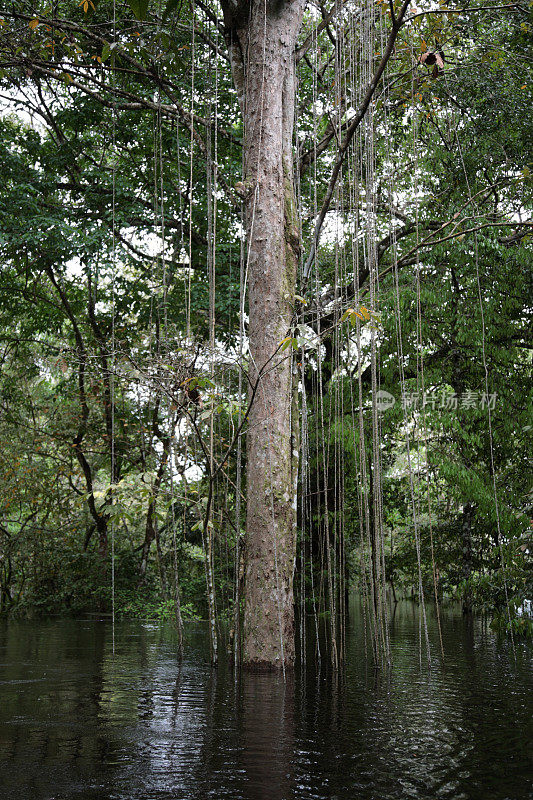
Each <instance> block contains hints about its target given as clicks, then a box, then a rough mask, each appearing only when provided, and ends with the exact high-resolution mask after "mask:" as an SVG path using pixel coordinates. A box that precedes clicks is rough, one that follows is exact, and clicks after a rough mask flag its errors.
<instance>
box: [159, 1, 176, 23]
mask: <svg viewBox="0 0 533 800" xmlns="http://www.w3.org/2000/svg"><path fill="white" fill-rule="evenodd" d="M178 3H179V0H168V3H167V4H166V6H165V10H164V11H163V20H165V19H166V18H167V17H168V15H169V14H171V13H172V11H174V10H175V9H176V8H177V7H178Z"/></svg>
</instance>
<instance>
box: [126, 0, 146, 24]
mask: <svg viewBox="0 0 533 800" xmlns="http://www.w3.org/2000/svg"><path fill="white" fill-rule="evenodd" d="M149 2H150V0H127V3H128V5H129V7H130V8H131V10H132V11H133V13H134V14H135V17H136V18H137V19H139V20H141V19H145V18H146V14H147V13H148V4H149Z"/></svg>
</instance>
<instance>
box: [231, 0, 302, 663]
mask: <svg viewBox="0 0 533 800" xmlns="http://www.w3.org/2000/svg"><path fill="white" fill-rule="evenodd" d="M303 8H304V2H303V0H296V1H295V2H292V1H291V0H288V1H287V2H284V3H283V2H282V3H272V2H267V3H266V4H265V3H254V2H252V3H250V4H243V5H242V6H241V7H238V6H234V5H233V4H232V5H231V6H230V5H229V4H227V5H225V7H224V12H225V14H224V16H225V24H226V31H227V36H228V43H229V45H230V47H229V51H230V56H231V60H232V68H233V76H234V81H235V85H236V88H237V94H238V97H239V100H240V102H241V110H242V113H243V118H244V130H245V133H244V183H245V185H246V186H248V187H250V190H249V191H248V192H247V193H246V197H245V223H246V235H247V263H248V278H249V283H248V303H249V327H248V335H249V342H250V370H249V379H250V384H251V385H252V386H253V385H254V384H257V391H256V393H255V398H254V402H253V405H252V408H251V411H250V415H249V426H248V434H247V521H246V571H245V592H244V595H245V604H244V637H243V638H244V654H243V657H244V664H245V665H247V666H248V667H251V668H255V669H261V668H276V667H279V668H283V669H285V668H286V667H287V666H292V664H293V663H294V599H293V573H294V563H295V550H296V530H295V509H296V494H295V492H296V470H297V452H298V448H297V440H298V435H297V427H298V415H297V414H294V413H293V403H294V401H295V397H297V393H295V391H294V385H293V383H294V382H293V369H292V355H291V351H281V350H280V342H281V341H282V339H283V338H284V337H285V336H287V334H288V332H289V330H290V326H291V323H292V318H293V313H294V294H295V287H296V271H297V265H298V259H299V246H300V232H299V224H298V215H297V212H296V199H295V192H294V176H293V123H294V109H295V85H296V76H295V56H294V52H295V45H296V39H297V36H298V32H299V30H300V26H301V22H302V14H303Z"/></svg>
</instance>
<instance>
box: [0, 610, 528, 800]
mask: <svg viewBox="0 0 533 800" xmlns="http://www.w3.org/2000/svg"><path fill="white" fill-rule="evenodd" d="M429 614H430V620H429V621H430V638H431V641H432V647H433V664H432V668H431V670H428V667H427V663H426V661H425V659H424V660H423V662H422V666H420V663H419V651H418V647H419V645H418V642H419V623H418V612H417V609H416V608H415V606H413V605H412V604H410V603H409V602H403V603H400V604H399V605H398V607H397V609H396V614H395V617H394V621H393V623H392V625H391V648H392V656H393V661H394V667H393V669H392V670H391V671H390V673H388V674H383V673H376V672H375V671H374V670H373V668H372V664H371V662H370V659H369V658H368V657H367V656H366V655H365V644H364V636H363V631H362V624H361V617H360V613H359V611H358V607H357V604H356V603H354V605H353V608H352V613H351V619H352V622H351V630H350V632H349V635H348V641H347V653H348V658H347V664H346V668H345V670H344V671H343V673H342V674H341V675H339V676H338V678H337V679H333V678H332V677H331V675H329V674H328V671H327V670H324V669H322V670H321V671H320V670H318V669H317V668H316V667H315V666H314V665H313V664H312V662H311V660H309V662H308V665H307V668H306V670H305V671H303V670H301V669H299V670H297V671H296V674H295V675H294V677H293V678H291V679H289V680H287V682H285V683H284V682H283V680H282V679H281V677H280V676H277V675H241V676H238V677H237V678H236V677H235V675H234V673H233V672H232V670H230V669H229V668H226V667H225V666H224V665H223V666H221V667H220V668H219V669H218V670H213V669H211V668H210V667H209V665H208V664H207V663H206V656H207V650H206V639H205V629H204V627H203V625H202V624H200V623H198V624H196V623H194V624H189V625H188V627H187V632H186V640H187V646H186V656H185V658H184V661H183V663H182V665H181V667H180V666H179V665H178V663H177V661H176V655H175V653H176V638H175V632H174V631H173V629H172V626H171V625H167V624H154V623H143V622H121V623H117V626H116V637H115V638H116V647H115V654H114V655H113V650H112V629H111V625H110V624H109V622H101V621H83V620H81V621H80V620H52V621H44V622H43V621H39V622H30V621H9V622H6V621H3V622H0V797H1V798H2V800H4V798H5V800H8V798H9V800H12V799H13V800H15V799H16V800H33V798H35V800H45V799H46V800H52V798H53V799H54V800H71V798H72V799H73V798H76V799H77V800H78V799H79V800H111V799H112V798H121V800H122V799H124V800H156V799H157V800H159V799H161V800H163V798H164V799H165V800H170V799H171V798H172V800H189V799H190V798H195V800H196V799H197V800H203V798H232V800H239V798H243V799H244V800H255V799H256V798H257V799H259V798H261V799H263V798H264V800H285V798H324V799H326V798H327V799H328V800H334V799H335V798H339V800H340V798H342V800H345V799H346V800H370V799H372V800H388V799H389V798H395V799H398V800H399V799H402V800H403V798H428V800H429V798H453V800H463V799H464V800H467V799H470V798H472V799H473V798H476V799H477V798H479V800H493V799H494V800H496V798H498V799H500V798H502V799H503V798H509V800H519V798H531V797H533V783H532V768H533V763H532V759H531V757H532V741H531V733H532V728H531V717H532V713H531V712H532V710H533V708H532V699H531V693H530V690H531V677H532V661H531V649H528V647H527V646H526V645H525V644H523V643H522V644H519V645H517V650H516V660H515V658H514V657H513V654H512V652H511V650H510V646H509V644H508V643H507V642H500V641H498V639H497V638H496V637H495V636H494V634H493V633H492V632H491V631H490V629H489V628H488V626H487V624H486V622H485V621H484V620H481V619H475V620H473V621H472V620H465V619H463V617H462V615H461V614H458V613H457V612H455V611H451V610H448V611H443V639H444V648H445V659H444V661H443V662H442V660H441V659H440V658H439V656H438V636H437V632H436V629H435V623H434V619H432V612H431V610H430V611H429Z"/></svg>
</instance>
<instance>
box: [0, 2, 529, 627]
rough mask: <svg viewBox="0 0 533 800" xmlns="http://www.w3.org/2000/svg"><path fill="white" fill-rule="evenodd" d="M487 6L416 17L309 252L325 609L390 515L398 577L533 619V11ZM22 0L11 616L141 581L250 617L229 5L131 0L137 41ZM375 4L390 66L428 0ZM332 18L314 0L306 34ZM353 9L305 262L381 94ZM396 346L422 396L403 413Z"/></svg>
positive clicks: (311, 196) (311, 485) (5, 254)
mask: <svg viewBox="0 0 533 800" xmlns="http://www.w3.org/2000/svg"><path fill="white" fill-rule="evenodd" d="M352 5H354V6H356V5H357V4H352ZM475 5H476V4H473V3H469V2H466V3H464V2H461V3H459V2H454V0H452V1H451V2H450V3H449V4H445V3H443V2H441V3H440V4H439V5H438V6H437V5H435V8H434V9H433V10H434V11H435V10H436V12H440V13H427V14H426V13H423V12H424V11H425V6H424V7H422V8H421V9H420V10H417V9H411V10H410V11H409V12H408V13H410V14H411V16H413V21H412V22H411V23H410V24H409V25H408V26H406V27H405V28H402V29H401V31H400V32H399V34H398V38H397V40H396V42H395V44H394V49H393V51H392V55H391V56H390V60H389V62H388V65H387V68H386V71H385V73H384V77H383V80H382V83H381V84H380V89H379V91H378V93H377V94H376V95H375V96H374V99H373V101H372V104H371V107H370V111H369V112H368V113H369V114H371V116H372V125H373V133H372V143H373V161H372V164H370V163H369V161H368V146H369V145H368V143H369V141H370V139H369V135H368V132H367V133H362V132H361V133H360V134H357V136H356V137H355V138H354V139H353V142H352V144H351V147H353V150H352V151H350V152H351V153H352V155H350V157H349V158H348V157H347V160H346V162H345V168H343V170H342V171H341V174H340V176H339V179H338V182H337V185H336V188H335V193H334V195H333V198H332V202H331V205H330V206H329V208H328V209H327V219H326V223H325V232H324V235H323V237H322V239H321V241H320V244H319V247H318V251H317V257H316V264H315V265H314V266H313V270H312V272H311V273H310V275H311V277H310V278H309V279H308V277H307V275H306V273H305V272H304V271H301V272H300V278H299V282H298V285H297V287H296V292H297V294H295V296H294V307H295V309H296V310H295V318H296V317H297V319H296V322H295V326H294V327H293V328H292V329H291V331H288V332H287V336H286V338H285V340H284V342H283V343H281V342H280V345H281V347H282V348H284V350H283V352H289V353H292V359H293V363H294V365H295V370H296V372H295V374H296V375H297V381H298V385H297V392H298V397H299V406H300V414H301V435H300V444H299V448H298V449H299V452H300V456H301V458H300V468H299V474H298V495H297V545H296V547H297V550H296V561H295V565H296V566H295V570H296V571H295V578H294V586H295V605H296V608H297V609H299V613H300V614H301V613H305V612H307V613H309V614H315V615H317V617H325V618H328V616H331V615H332V614H334V613H335V609H337V608H338V605H337V604H338V603H342V599H343V596H344V595H345V594H346V593H347V592H349V591H351V590H353V589H356V588H357V589H358V590H359V591H361V592H363V593H364V592H368V591H370V589H369V588H368V587H369V585H370V583H371V582H372V580H376V576H375V574H374V573H373V572H372V570H370V571H369V570H368V569H367V567H366V566H365V564H366V563H367V559H368V563H374V562H372V558H373V555H372V553H373V549H374V548H375V547H376V546H377V541H378V539H379V541H380V546H381V548H382V549H381V550H380V551H379V552H380V553H381V555H380V556H379V559H380V569H382V579H383V582H384V585H386V591H387V593H389V595H390V597H391V598H392V597H394V598H399V597H402V596H409V597H413V600H415V601H416V600H418V599H420V594H421V591H422V592H423V593H424V595H425V598H426V602H434V601H435V598H436V599H437V600H438V602H439V603H446V602H448V601H449V600H452V599H455V600H460V601H461V603H462V604H463V608H464V610H465V612H471V611H474V612H475V611H486V612H488V613H490V615H491V616H492V619H493V624H494V626H495V627H499V628H501V629H502V630H504V631H505V630H509V628H512V629H513V631H514V632H515V633H526V634H527V633H528V631H529V632H531V628H532V623H531V621H530V619H529V618H528V617H527V614H525V613H524V602H525V601H527V600H530V599H531V598H532V596H533V571H532V560H531V548H532V546H533V542H532V538H533V533H532V524H531V518H532V517H533V495H532V488H531V486H532V484H531V474H532V471H531V453H532V451H533V447H532V437H531V434H532V430H533V428H532V394H531V361H532V352H533V345H532V340H531V319H532V314H531V311H532V297H533V293H532V270H531V256H532V241H533V240H532V233H533V223H532V222H531V216H530V214H531V205H532V199H533V162H532V161H531V159H532V155H531V154H532V152H533V116H532V114H531V96H532V86H533V83H532V81H533V75H532V70H533V67H532V65H533V47H532V40H531V27H532V25H533V20H532V10H531V5H527V4H526V3H524V4H521V3H513V4H510V5H500V6H497V7H495V8H494V9H492V10H491V7H490V6H487V8H486V10H485V11H481V12H477V13H476V12H475ZM477 5H479V6H480V5H482V4H480V3H478V4H477ZM2 6H3V10H2V12H1V13H0V17H1V20H0V21H1V27H0V97H1V103H2V115H1V119H0V163H1V165H2V167H1V169H2V181H1V182H0V259H1V263H0V611H1V612H2V613H8V614H32V615H34V614H47V615H49V614H82V613H87V612H95V613H110V612H111V605H112V584H113V592H114V594H113V599H114V608H115V612H116V614H117V615H119V616H135V617H163V618H174V617H175V615H176V609H177V606H178V600H179V608H180V611H181V615H182V617H183V618H184V619H187V618H202V619H204V618H207V616H208V613H209V612H210V608H211V610H215V617H216V619H217V620H226V621H228V622H229V626H230V627H231V626H232V625H234V621H235V608H234V606H235V597H236V596H237V597H240V596H242V594H241V592H242V589H240V588H239V587H241V586H242V583H243V580H244V572H245V561H246V534H245V508H246V490H245V477H244V476H245V475H246V470H247V454H246V450H245V447H244V443H242V444H241V438H242V437H241V436H240V434H241V432H242V433H243V435H244V433H245V432H246V419H245V414H246V408H247V401H246V392H247V389H248V386H247V382H246V374H245V373H243V371H242V370H241V367H242V366H243V365H244V366H245V367H247V366H248V360H247V359H248V357H249V350H248V344H247V324H248V306H247V303H248V301H247V297H246V293H245V292H244V294H243V286H244V285H245V283H244V282H245V279H246V275H245V272H246V266H247V261H246V254H245V252H244V249H245V242H244V240H243V235H242V231H243V225H244V222H243V216H242V209H243V207H244V204H245V202H246V197H247V193H249V192H250V187H249V186H248V185H247V184H246V183H243V178H242V157H243V156H242V147H243V124H242V119H241V117H240V115H239V113H238V105H237V98H236V91H235V88H234V85H233V83H232V79H231V75H230V66H229V61H228V57H227V55H226V52H225V51H224V49H223V48H224V42H225V41H226V43H227V39H226V40H225V39H224V32H223V31H221V23H220V21H217V18H216V16H214V11H213V9H215V4H214V3H210V2H209V1H208V0H206V2H201V3H200V2H199V3H198V4H197V5H195V6H194V15H195V16H194V19H195V20H196V21H195V23H194V25H193V23H192V19H193V11H192V10H191V6H190V5H189V4H187V3H174V2H170V3H169V4H168V8H167V11H166V12H164V9H163V8H161V9H158V7H157V4H155V5H153V4H152V5H151V6H150V8H148V10H146V8H147V4H145V3H142V2H133V0H132V2H130V3H129V4H127V3H122V2H117V3H116V5H115V14H116V20H115V23H114V24H115V28H116V29H115V38H114V36H113V27H112V10H113V4H112V3H110V2H104V0H100V2H99V3H98V2H95V3H94V4H93V3H92V2H91V0H88V2H86V3H85V4H84V3H81V4H79V5H78V4H77V3H73V2H71V3H69V2H66V0H60V2H56V3H53V4H51V5H50V4H48V5H47V4H46V3H41V2H34V0H20V1H19V2H17V3H15V4H9V3H3V4H2ZM345 6H346V8H348V7H349V6H350V3H348V4H345ZM374 6H375V15H376V16H375V22H374V24H375V26H376V29H375V30H376V34H375V47H376V52H375V53H374V54H371V58H372V64H371V67H372V69H374V68H375V65H376V64H377V63H378V62H379V58H380V54H381V52H382V43H383V42H384V41H385V33H386V27H383V26H386V24H387V23H388V21H389V20H390V14H391V9H392V12H393V13H394V9H395V8H396V9H397V10H398V8H399V6H398V4H396V3H391V4H390V7H389V6H387V4H386V3H382V2H380V0H378V2H377V3H375V4H373V7H374ZM428 8H429V7H428ZM472 9H474V11H472ZM322 11H323V13H324V15H325V16H324V18H323V20H324V19H326V17H327V15H326V12H325V9H322ZM387 15H389V16H387ZM341 16H342V15H341ZM320 19H322V16H321V12H320V8H319V6H318V5H317V6H316V8H315V6H314V5H313V6H310V8H309V9H308V11H307V12H306V14H305V16H304V21H303V29H302V33H301V34H300V39H299V46H300V47H301V48H304V50H305V45H306V42H307V37H309V36H310V35H311V34H310V32H311V30H312V29H313V28H314V27H315V26H316V25H317V20H320ZM329 19H331V17H329V18H328V20H329ZM54 25H55V28H54ZM380 26H381V27H380ZM350 30H351V28H350V26H349V25H348V23H346V26H345V29H344V32H343V33H341V28H340V27H339V26H337V27H336V26H335V24H334V22H332V23H331V26H330V24H329V21H328V22H327V23H326V24H324V25H323V26H322V28H321V30H320V31H319V33H318V35H316V36H315V39H316V41H315V43H314V49H311V50H309V49H308V50H307V51H305V52H303V53H302V54H301V56H302V57H301V58H300V60H299V65H298V80H299V84H298V101H297V105H296V108H295V136H294V163H295V174H296V195H297V210H296V211H295V212H294V213H295V214H296V215H297V216H298V219H299V224H300V225H301V240H302V242H304V244H305V246H304V247H303V248H302V251H301V253H300V260H301V263H302V264H303V263H304V261H305V258H306V257H307V255H308V253H309V252H310V250H309V247H310V245H309V243H310V242H311V241H312V239H313V228H314V225H315V219H316V216H317V213H318V210H319V209H320V208H321V206H322V203H323V201H324V198H325V196H326V193H327V190H328V185H329V181H330V175H331V171H332V165H333V163H334V160H335V147H338V146H339V141H340V140H342V137H343V136H344V135H345V133H346V131H347V129H348V127H349V123H350V119H351V117H350V109H351V108H352V107H353V106H355V107H356V106H357V102H356V97H355V94H354V93H355V90H354V89H353V86H352V84H351V83H350V80H349V78H350V79H351V78H352V77H353V75H354V74H356V73H357V70H358V69H359V67H352V66H350V65H348V66H346V64H347V63H348V62H347V61H346V62H345V61H344V60H343V58H344V56H343V58H341V57H340V56H339V53H341V49H342V48H344V49H342V53H344V55H346V53H349V52H351V51H350V47H351V45H350V44H349V43H348V39H349V35H350ZM191 31H194V41H192V40H191ZM341 40H342V48H341ZM365 52H366V51H365ZM346 58H347V56H346ZM350 63H351V62H350ZM360 69H361V70H363V67H361V68H360ZM348 73H349V76H348V77H347V75H348ZM357 74H359V73H357ZM363 79H364V75H363V72H362V71H361V81H362V80H363ZM365 124H366V123H365ZM357 137H359V138H357ZM365 137H366V138H365ZM331 148H333V150H332V149H331ZM354 176H355V177H354ZM354 186H356V187H357V189H356V190H354ZM369 197H371V200H369ZM370 216H372V219H371V221H369V220H370ZM369 225H371V227H372V237H373V241H374V245H375V258H376V264H377V268H378V274H379V297H378V299H377V300H376V301H375V302H374V301H372V302H371V297H370V292H371V287H370V282H369V268H368V267H367V260H368V258H369V256H368V226H369ZM354 231H356V233H354ZM357 231H363V235H361V236H359V235H358V234H357ZM356 272H357V280H356V278H355V275H356ZM215 289H216V291H215ZM373 346H375V348H376V352H377V365H378V366H377V388H378V389H379V392H380V393H381V394H380V397H386V395H383V392H387V393H389V395H392V397H393V399H394V401H395V402H394V403H393V404H392V405H390V407H384V406H379V407H378V408H377V410H376V384H375V382H374V386H373V380H372V370H371V349H372V347H373ZM374 412H375V413H376V415H377V416H375V417H374ZM489 414H490V419H489ZM373 418H374V423H373ZM376 420H377V423H376ZM361 421H362V424H361ZM376 424H377V431H378V433H379V453H380V461H379V465H377V462H376V458H375V452H376V449H375V448H376V446H375V442H374V451H373V425H374V432H375V430H376ZM373 452H374V456H373ZM378 466H379V475H378V474H377V467H378ZM375 481H379V483H380V493H379V497H380V498H381V499H380V500H379V502H378V503H377V505H378V508H376V502H375V498H376V492H375V491H374V488H373V482H375ZM414 524H415V525H416V529H417V535H416V536H415V535H414V532H413V530H414V528H413V526H414ZM367 533H368V536H367ZM112 556H113V559H114V570H113V573H114V574H113V582H112V574H111V568H112ZM206 584H207V585H206ZM370 588H371V587H370ZM239 602H240V601H239ZM526 605H527V603H526Z"/></svg>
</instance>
